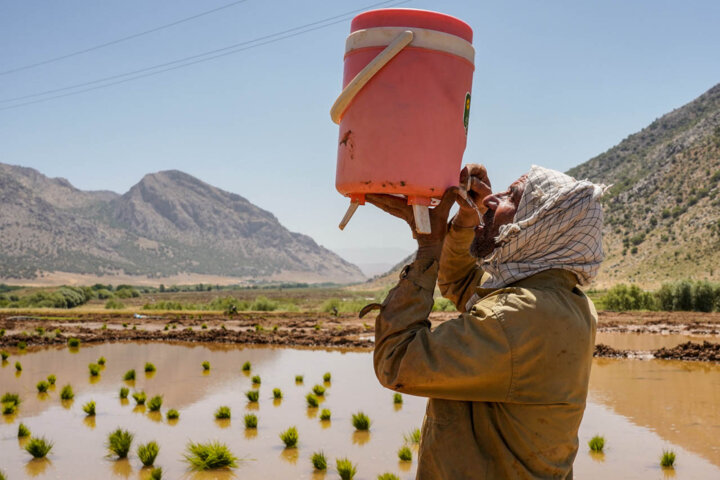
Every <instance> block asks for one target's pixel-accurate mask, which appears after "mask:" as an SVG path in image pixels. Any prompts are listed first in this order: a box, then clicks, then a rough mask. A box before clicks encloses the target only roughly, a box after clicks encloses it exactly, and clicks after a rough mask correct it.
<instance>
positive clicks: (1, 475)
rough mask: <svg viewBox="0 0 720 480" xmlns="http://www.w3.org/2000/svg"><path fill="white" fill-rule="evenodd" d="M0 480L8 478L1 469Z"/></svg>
mask: <svg viewBox="0 0 720 480" xmlns="http://www.w3.org/2000/svg"><path fill="white" fill-rule="evenodd" d="M0 480H7V477H6V476H5V472H3V471H2V470H0Z"/></svg>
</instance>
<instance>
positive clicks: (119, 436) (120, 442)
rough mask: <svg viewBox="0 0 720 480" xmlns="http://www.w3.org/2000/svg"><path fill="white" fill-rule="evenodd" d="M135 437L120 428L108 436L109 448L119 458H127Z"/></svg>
mask: <svg viewBox="0 0 720 480" xmlns="http://www.w3.org/2000/svg"><path fill="white" fill-rule="evenodd" d="M134 438H135V435H133V434H132V433H130V432H128V431H127V430H122V429H120V428H118V429H117V430H115V431H114V432H112V433H111V434H110V435H109V436H108V442H107V448H108V450H110V452H112V453H114V454H115V455H117V457H118V458H127V454H128V452H129V451H130V446H131V445H132V441H133V439H134Z"/></svg>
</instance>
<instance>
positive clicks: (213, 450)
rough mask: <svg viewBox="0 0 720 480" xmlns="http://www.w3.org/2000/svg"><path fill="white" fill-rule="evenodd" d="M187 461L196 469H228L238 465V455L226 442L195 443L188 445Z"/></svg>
mask: <svg viewBox="0 0 720 480" xmlns="http://www.w3.org/2000/svg"><path fill="white" fill-rule="evenodd" d="M187 452H188V453H186V454H185V461H186V462H188V463H189V464H190V468H191V469H193V470H196V471H204V470H217V469H223V468H224V469H228V468H236V467H237V460H238V459H237V457H236V456H235V455H233V454H232V452H231V451H230V449H229V448H228V447H227V445H225V444H224V443H220V442H217V441H215V442H210V443H193V442H190V443H188V445H187Z"/></svg>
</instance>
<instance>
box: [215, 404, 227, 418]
mask: <svg viewBox="0 0 720 480" xmlns="http://www.w3.org/2000/svg"><path fill="white" fill-rule="evenodd" d="M215 418H217V419H218V420H223V419H229V418H230V407H226V406H222V407H220V408H218V409H217V410H216V411H215Z"/></svg>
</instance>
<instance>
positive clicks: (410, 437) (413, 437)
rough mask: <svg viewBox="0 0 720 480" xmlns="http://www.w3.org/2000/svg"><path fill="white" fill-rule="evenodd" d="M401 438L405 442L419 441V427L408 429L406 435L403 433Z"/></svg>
mask: <svg viewBox="0 0 720 480" xmlns="http://www.w3.org/2000/svg"><path fill="white" fill-rule="evenodd" d="M403 438H404V439H405V441H406V442H407V443H415V444H419V443H420V429H419V428H416V429H414V430H410V432H408V433H407V434H406V435H403Z"/></svg>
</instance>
